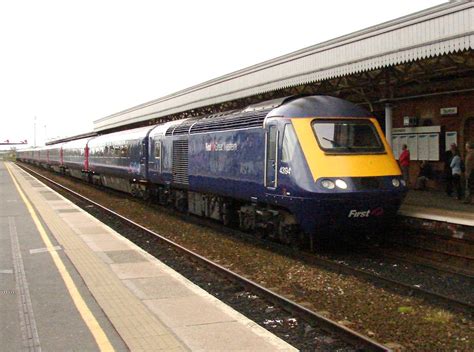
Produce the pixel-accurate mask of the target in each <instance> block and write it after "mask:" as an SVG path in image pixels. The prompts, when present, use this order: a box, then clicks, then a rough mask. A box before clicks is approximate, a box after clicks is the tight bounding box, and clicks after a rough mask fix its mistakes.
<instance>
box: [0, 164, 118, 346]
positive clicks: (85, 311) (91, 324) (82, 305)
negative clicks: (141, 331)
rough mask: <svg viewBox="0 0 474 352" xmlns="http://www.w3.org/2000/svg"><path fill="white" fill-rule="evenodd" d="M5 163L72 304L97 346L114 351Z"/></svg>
mask: <svg viewBox="0 0 474 352" xmlns="http://www.w3.org/2000/svg"><path fill="white" fill-rule="evenodd" d="M5 165H6V167H7V170H8V173H9V174H10V177H11V178H12V180H13V183H14V184H15V186H16V188H17V190H18V192H19V193H20V196H21V198H22V199H23V202H24V203H25V205H26V207H27V208H28V211H29V212H30V215H31V217H32V218H33V221H34V223H35V225H36V228H37V229H38V231H39V233H40V235H41V238H42V239H43V242H44V243H45V244H46V248H47V249H51V251H48V252H49V254H50V255H51V257H52V258H53V261H54V264H55V265H56V267H57V268H58V271H59V273H60V274H61V277H62V278H63V280H64V283H65V284H66V287H67V289H68V291H69V294H70V295H71V298H72V300H73V301H74V304H75V305H76V308H77V310H78V311H79V313H80V314H81V317H82V319H83V320H84V322H85V323H86V325H87V327H88V328H89V330H90V332H91V333H92V335H93V336H94V339H95V341H96V343H97V345H98V346H99V349H100V350H101V351H114V347H113V346H112V344H111V343H110V341H109V339H108V338H107V335H106V334H105V332H104V330H103V329H102V328H101V326H100V325H99V322H98V321H97V320H96V318H95V317H94V315H93V314H92V312H91V311H90V309H89V307H87V304H86V302H85V301H84V299H83V298H82V296H81V294H80V293H79V290H78V289H77V286H76V285H75V283H74V281H73V280H72V278H71V275H69V272H68V271H67V269H66V266H65V265H64V263H63V261H62V260H61V258H60V257H59V255H58V253H57V252H56V251H55V250H54V249H53V247H54V246H53V244H52V243H51V240H50V239H49V237H48V235H47V233H46V231H45V229H44V227H43V225H42V224H41V222H40V220H39V218H38V216H37V215H36V211H35V210H34V208H33V206H32V205H31V203H30V201H29V200H28V198H27V197H26V196H25V194H24V193H23V191H22V190H21V188H20V185H19V184H18V182H17V181H16V179H15V176H14V175H13V173H12V172H11V170H10V167H9V166H8V165H7V164H6V163H5Z"/></svg>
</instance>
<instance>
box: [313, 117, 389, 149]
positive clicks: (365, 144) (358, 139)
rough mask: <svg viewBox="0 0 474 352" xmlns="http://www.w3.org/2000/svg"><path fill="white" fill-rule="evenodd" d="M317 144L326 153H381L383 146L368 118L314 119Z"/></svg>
mask: <svg viewBox="0 0 474 352" xmlns="http://www.w3.org/2000/svg"><path fill="white" fill-rule="evenodd" d="M313 130H314V132H315V134H316V137H317V140H318V143H319V146H320V147H321V149H323V150H324V151H326V152H328V153H344V154H361V153H364V154H365V153H381V152H384V151H385V150H384V146H383V144H382V142H381V140H380V138H379V135H378V134H377V130H376V129H375V127H374V125H373V124H372V123H371V122H370V121H368V120H315V121H314V122H313Z"/></svg>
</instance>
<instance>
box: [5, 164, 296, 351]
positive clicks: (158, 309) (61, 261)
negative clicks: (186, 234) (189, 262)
mask: <svg viewBox="0 0 474 352" xmlns="http://www.w3.org/2000/svg"><path fill="white" fill-rule="evenodd" d="M15 183H17V185H18V187H19V188H20V189H21V191H18V189H17V186H16V185H15ZM0 184H1V193H0V196H1V197H2V198H1V199H2V200H4V201H2V202H1V205H0V211H1V212H0V279H1V281H0V297H1V298H2V299H1V300H0V315H1V316H2V319H0V341H2V346H1V347H0V350H3V349H4V348H6V349H5V350H8V351H13V350H21V349H28V350H35V351H36V350H38V351H39V350H41V349H42V350H51V351H53V350H54V351H59V350H87V351H94V350H129V349H130V350H133V351H181V350H191V351H294V350H296V349H295V348H293V347H292V346H290V345H288V344H287V343H286V342H284V341H282V340H281V339H279V338H278V337H277V336H275V335H273V334H271V333H270V332H268V331H267V330H265V329H264V328H262V327H261V326H259V325H258V324H256V323H254V322H253V321H251V320H249V319H247V318H246V317H245V316H243V315H242V314H240V313H238V312H237V311H235V310H234V309H232V308H231V307H229V306H227V305H225V304H224V303H223V302H221V301H219V300H218V299H216V298H215V297H213V296H211V295H209V294H208V293H207V292H205V291H204V290H202V289H201V288H200V287H198V286H196V285H194V284H193V283H192V282H190V281H189V280H187V279H186V278H184V277H183V276H181V275H180V274H178V273H176V272H175V271H173V270H172V269H171V268H169V267H168V266H166V265H165V264H163V263H161V262H160V261H158V260H157V259H155V258H153V257H152V256H150V255H149V254H148V253H146V252H144V251H143V250H141V249H140V248H138V247H137V246H136V245H134V244H133V243H131V242H130V241H128V240H127V239H125V238H123V237H122V236H120V235H119V234H117V233H116V232H115V231H113V230H112V229H110V228H109V227H108V226H106V225H104V224H102V223H101V222H99V221H98V220H97V219H95V218H94V217H92V216H91V215H89V214H88V213H86V212H84V211H83V210H81V209H80V208H78V207H77V206H75V205H74V204H72V203H71V202H69V201H68V200H66V199H65V198H63V197H62V196H61V195H59V194H57V193H56V192H54V191H52V190H51V189H49V188H48V187H46V186H45V185H44V184H42V183H41V182H39V181H37V180H35V179H34V178H33V177H31V176H29V175H28V174H26V173H25V172H23V171H22V170H20V169H19V168H18V167H16V166H15V165H14V164H11V163H1V164H0ZM21 193H23V197H24V198H27V199H26V201H25V200H24V199H23V198H22V195H21ZM27 203H31V204H32V205H28V204H27ZM34 213H36V214H37V215H36V216H37V219H38V220H37V221H35V215H34ZM32 214H33V215H32ZM15 242H17V244H15ZM18 258H20V259H18ZM21 264H23V267H21ZM23 268H24V270H23ZM68 277H69V279H68ZM20 286H21V287H23V289H21V287H20ZM25 288H26V290H25ZM1 292H5V293H3V294H2V293H1ZM20 292H21V294H20ZM25 292H26V293H25ZM27 296H29V298H30V299H29V300H28V299H26V298H28V297H27ZM4 317H5V319H4Z"/></svg>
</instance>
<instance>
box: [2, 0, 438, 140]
mask: <svg viewBox="0 0 474 352" xmlns="http://www.w3.org/2000/svg"><path fill="white" fill-rule="evenodd" d="M444 2H446V1H436V0H397V1H393V0H378V1H377V0H372V1H368V0H359V1H350V0H339V1H337V0H333V1H315V0H313V1H303V0H301V1H300V0H293V1H287V0H286V1H280V0H271V1H267V0H252V1H248V0H239V1H208V0H199V1H180V0H174V1H158V0H155V1H145V0H134V1H123V0H114V1H109V0H93V1H89V0H82V1H79V0H76V1H72V0H62V1H53V0H41V1H38V0H29V1H27V0H15V1H13V0H11V1H8V0H2V1H0V48H1V50H0V142H3V141H5V140H7V139H8V140H10V141H19V140H25V139H27V140H28V142H29V144H30V146H31V145H33V142H34V130H35V126H36V144H37V145H42V144H44V142H45V140H49V139H52V138H57V137H66V136H72V135H76V134H79V133H84V132H89V131H92V130H93V121H94V120H97V119H100V118H102V117H105V116H107V115H110V114H113V113H116V112H119V111H121V110H124V109H127V108H130V107H132V106H135V105H138V104H141V103H144V102H147V101H150V100H153V99H157V98H160V97H162V96H165V95H168V94H171V93H174V92H176V91H178V90H181V89H185V88H187V87H190V86H192V85H196V84H199V83H201V82H204V81H207V80H210V79H213V78H216V77H219V76H222V75H224V74H227V73H230V72H233V71H236V70H239V69H242V68H245V67H248V66H251V65H254V64H257V63H260V62H262V61H265V60H268V59H272V58H275V57H278V56H280V55H284V54H287V53H290V52H293V51H296V50H299V49H302V48H305V47H308V46H311V45H314V44H318V43H321V42H323V41H326V40H329V39H333V38H336V37H338V36H341V35H345V34H349V33H352V32H354V31H357V30H360V29H364V28H367V27H370V26H373V25H377V24H380V23H383V22H385V21H389V20H392V19H395V18H398V17H401V16H404V15H407V14H410V13H414V12H417V11H420V10H423V9H426V8H429V7H432V6H436V5H439V4H442V3H444ZM35 121H36V123H35ZM4 149H5V148H4Z"/></svg>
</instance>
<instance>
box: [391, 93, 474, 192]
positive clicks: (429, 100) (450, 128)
mask: <svg viewBox="0 0 474 352" xmlns="http://www.w3.org/2000/svg"><path fill="white" fill-rule="evenodd" d="M446 108H456V109H457V112H456V113H453V110H454V109H449V111H450V112H451V113H452V114H451V115H449V114H448V115H444V114H443V113H442V111H441V109H445V111H444V113H446V112H448V111H446ZM405 116H411V117H416V118H417V119H418V124H417V126H441V135H440V161H431V162H430V164H431V166H432V168H433V170H434V173H435V176H434V178H435V181H433V182H432V184H431V186H432V187H434V188H437V189H441V188H442V187H443V174H444V167H445V160H444V159H445V158H444V152H445V149H446V145H448V146H449V141H448V142H446V141H445V136H446V132H456V133H457V145H458V147H459V150H460V152H461V157H462V158H464V156H465V148H464V145H465V143H466V142H467V141H470V142H474V92H468V93H462V94H451V95H439V96H431V97H424V98H416V99H411V100H405V101H398V102H396V103H395V104H394V108H393V128H403V127H405V126H404V125H403V121H404V117H405ZM420 163H421V161H414V162H412V163H411V165H410V180H411V183H412V185H413V184H414V181H415V180H416V177H417V176H418V172H419V164H420Z"/></svg>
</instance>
